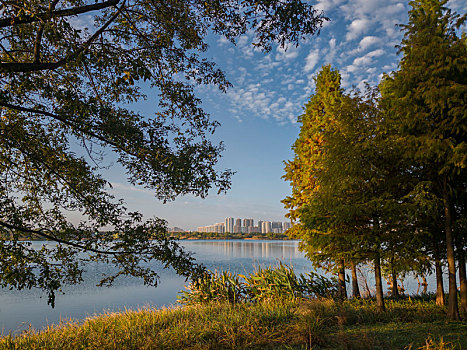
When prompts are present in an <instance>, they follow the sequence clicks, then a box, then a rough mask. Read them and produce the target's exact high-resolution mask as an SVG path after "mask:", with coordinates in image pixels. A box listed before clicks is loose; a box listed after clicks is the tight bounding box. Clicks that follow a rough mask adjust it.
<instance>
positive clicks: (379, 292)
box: [375, 252, 386, 312]
mask: <svg viewBox="0 0 467 350" xmlns="http://www.w3.org/2000/svg"><path fill="white" fill-rule="evenodd" d="M380 259H381V257H380V255H379V252H377V253H376V256H375V281H376V308H377V309H378V311H380V312H383V311H386V308H385V307H384V297H383V283H382V281H381V261H380Z"/></svg>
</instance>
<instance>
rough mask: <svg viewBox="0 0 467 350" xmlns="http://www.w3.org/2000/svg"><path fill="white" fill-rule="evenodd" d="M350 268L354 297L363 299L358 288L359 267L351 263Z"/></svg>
mask: <svg viewBox="0 0 467 350" xmlns="http://www.w3.org/2000/svg"><path fill="white" fill-rule="evenodd" d="M350 268H351V270H352V296H353V297H354V298H361V296H360V288H359V287H358V279H357V266H356V265H355V263H354V262H353V261H350Z"/></svg>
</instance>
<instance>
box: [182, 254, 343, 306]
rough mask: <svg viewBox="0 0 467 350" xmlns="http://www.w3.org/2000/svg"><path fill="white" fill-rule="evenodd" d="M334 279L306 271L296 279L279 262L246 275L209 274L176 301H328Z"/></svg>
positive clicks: (191, 302) (288, 268)
mask: <svg viewBox="0 0 467 350" xmlns="http://www.w3.org/2000/svg"><path fill="white" fill-rule="evenodd" d="M336 283H337V282H336V280H335V279H334V278H331V279H328V278H326V277H324V276H321V275H318V274H317V273H315V272H310V273H308V274H306V275H304V274H300V275H299V276H297V275H296V274H295V272H294V270H293V267H289V266H287V265H283V264H282V263H280V265H279V266H277V267H276V268H273V267H267V268H261V267H258V269H257V270H256V271H255V272H253V273H250V274H248V276H245V275H241V274H238V275H237V274H232V273H230V272H226V271H223V272H222V273H218V272H217V271H216V272H214V273H213V272H209V271H208V273H207V274H206V275H205V276H204V277H202V278H200V279H198V280H196V281H194V282H192V283H190V284H189V285H188V286H187V287H186V288H187V289H188V290H184V291H182V292H181V295H180V296H179V300H178V301H179V302H180V303H182V304H186V305H196V304H200V303H206V302H211V301H221V302H230V303H237V302H247V301H254V302H263V301H268V300H295V299H300V298H307V297H314V298H329V297H334V296H335V295H336V291H337V287H336Z"/></svg>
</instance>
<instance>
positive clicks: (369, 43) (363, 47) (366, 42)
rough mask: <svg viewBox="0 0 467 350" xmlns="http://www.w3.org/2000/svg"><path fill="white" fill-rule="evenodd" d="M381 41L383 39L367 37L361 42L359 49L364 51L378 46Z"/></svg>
mask: <svg viewBox="0 0 467 350" xmlns="http://www.w3.org/2000/svg"><path fill="white" fill-rule="evenodd" d="M380 41H381V39H380V38H378V37H376V36H366V37H364V38H363V39H362V40H360V43H359V44H358V47H359V49H360V50H362V51H364V50H366V49H368V48H369V47H370V46H373V45H376V44H378V43H379V42H380Z"/></svg>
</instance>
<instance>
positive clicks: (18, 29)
mask: <svg viewBox="0 0 467 350" xmlns="http://www.w3.org/2000/svg"><path fill="white" fill-rule="evenodd" d="M325 20H326V18H325V17H323V15H322V14H321V13H318V12H317V11H316V10H315V9H314V8H313V7H312V6H311V5H309V4H307V3H306V2H305V1H301V0H290V1H279V0H273V1H269V0H267V1H266V0H260V1H239V2H235V1H233V2H232V1H224V0H222V1H214V2H213V1H201V0H195V1H185V0H170V1H166V0H160V1H159V0H157V1H153V0H101V1H82V0H66V1H65V0H50V1H43V0H28V1H24V0H13V1H8V2H4V3H2V11H1V14H0V34H1V38H2V39H1V45H0V84H1V90H0V135H1V137H0V237H2V240H1V241H0V262H1V264H0V285H1V286H3V287H10V288H16V289H23V288H33V287H37V288H41V289H44V290H45V291H46V292H47V293H48V295H49V302H50V303H52V304H53V301H54V296H55V291H56V290H58V289H60V287H61V286H62V285H63V284H69V283H78V282H80V280H81V274H82V271H83V268H84V267H85V265H86V261H88V260H96V261H103V262H107V263H111V264H113V265H114V266H115V267H117V269H118V272H117V273H116V275H113V276H104V279H103V281H102V283H103V284H110V283H111V282H112V281H113V279H114V278H115V277H117V276H119V275H133V276H138V277H141V278H143V279H144V282H145V283H147V284H149V285H156V284H157V280H158V274H157V273H156V272H155V271H152V270H150V269H148V268H147V267H146V266H147V262H148V261H150V260H152V259H157V260H160V261H162V262H163V263H164V265H165V266H166V267H168V266H172V267H174V268H175V270H176V271H177V272H178V273H180V274H182V275H184V276H186V277H190V276H192V275H193V277H194V278H196V277H197V276H199V273H200V272H201V270H202V268H200V267H199V266H197V265H195V264H194V262H193V259H192V258H191V256H190V255H189V254H187V253H185V252H184V251H183V250H182V249H181V248H180V246H179V245H178V244H177V243H176V242H175V241H173V240H171V239H170V238H169V237H168V236H167V235H166V222H165V221H164V220H161V219H152V220H147V221H144V220H143V218H142V216H141V215H140V214H138V213H129V212H128V211H127V209H126V208H125V206H124V205H123V202H121V201H118V200H116V199H115V198H114V197H113V196H112V195H110V194H109V193H108V192H107V189H108V187H109V186H110V187H111V184H110V183H109V182H108V181H107V180H106V179H105V178H104V177H103V176H102V175H101V174H100V172H101V170H102V169H103V168H106V167H107V166H109V164H111V163H113V162H114V161H115V162H117V163H118V164H119V166H121V167H123V169H124V170H125V172H126V174H127V176H128V180H129V182H130V183H131V184H133V185H141V186H144V187H146V188H148V189H150V190H152V191H153V192H154V195H155V196H156V198H158V199H160V200H162V201H164V202H165V201H169V200H173V199H175V198H176V197H177V196H179V195H185V194H193V195H195V196H201V197H205V196H206V195H207V194H208V192H209V191H210V190H211V189H212V188H214V189H217V190H218V191H219V192H223V191H226V190H228V189H229V187H230V178H231V175H232V174H233V172H232V171H230V170H229V169H227V170H224V171H222V170H218V169H216V163H217V160H218V159H219V157H220V155H221V152H222V150H223V145H222V143H219V144H213V143H212V142H211V141H210V135H211V134H212V133H213V132H214V131H215V129H216V127H217V126H218V124H219V123H218V122H216V121H213V120H211V119H210V116H209V115H208V114H207V113H206V112H204V110H203V109H202V108H201V107H200V104H201V101H200V99H199V98H198V97H197V96H196V95H195V92H194V91H195V87H196V86H197V85H206V84H212V85H214V86H216V87H217V88H219V89H220V90H221V91H226V89H227V88H228V87H229V86H230V83H229V82H228V81H227V79H226V77H225V75H224V73H223V72H222V71H221V70H220V69H218V68H217V66H216V65H215V63H214V62H211V61H209V60H207V59H205V58H203V57H202V56H203V52H205V51H206V50H207V49H208V45H207V43H206V37H207V36H208V35H209V34H213V35H219V36H223V37H225V38H227V39H228V40H230V41H231V42H232V43H235V41H236V39H237V38H238V37H239V36H240V35H243V34H245V33H247V32H249V33H250V32H251V33H254V37H255V45H256V47H258V48H260V49H262V50H263V51H265V52H267V51H269V50H271V48H272V45H273V44H274V43H277V44H279V45H281V46H282V47H285V46H287V45H289V44H295V45H298V43H299V41H300V40H302V39H303V38H308V37H309V35H313V34H316V33H317V32H319V29H320V27H321V25H322V23H323V21H325ZM77 23H80V25H81V24H82V27H78V25H77ZM143 86H146V87H150V88H151V92H150V94H151V95H154V97H155V99H156V103H155V105H154V106H153V109H152V112H151V113H150V114H149V115H143V114H140V113H139V112H137V111H135V110H134V108H135V105H134V103H136V102H138V101H141V100H145V99H149V98H152V97H153V96H149V95H148V96H146V95H145V93H144V91H143V89H142V87H143ZM77 150H78V151H77ZM109 153H110V154H112V157H108V154H109ZM67 211H68V212H69V211H74V212H77V213H78V214H77V215H74V216H75V217H78V218H81V219H82V220H81V221H80V222H79V223H72V222H70V220H68V217H67V215H66V214H65V213H66V212H67ZM109 228H110V230H113V231H114V232H117V233H118V240H116V239H114V234H113V233H108V232H104V231H108V230H109ZM24 236H30V237H32V238H34V239H35V238H37V237H39V238H40V239H43V240H45V239H47V240H51V241H54V242H56V243H57V244H52V245H44V246H43V247H42V248H41V249H39V250H38V249H35V248H33V247H32V246H31V245H30V243H29V242H24V241H21V240H20V239H23V238H24ZM6 238H7V239H6ZM83 252H84V254H82V253H83ZM86 257H89V258H86Z"/></svg>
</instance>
